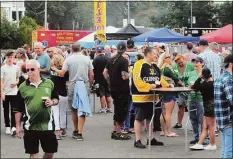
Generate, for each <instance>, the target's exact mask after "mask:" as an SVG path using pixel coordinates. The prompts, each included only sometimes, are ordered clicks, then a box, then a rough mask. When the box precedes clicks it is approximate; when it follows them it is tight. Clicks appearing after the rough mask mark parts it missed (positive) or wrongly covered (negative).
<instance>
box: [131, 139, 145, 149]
mask: <svg viewBox="0 0 233 159" xmlns="http://www.w3.org/2000/svg"><path fill="white" fill-rule="evenodd" d="M134 147H136V148H139V149H145V148H146V145H143V144H142V142H141V140H138V141H134Z"/></svg>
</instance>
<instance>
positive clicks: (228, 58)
mask: <svg viewBox="0 0 233 159" xmlns="http://www.w3.org/2000/svg"><path fill="white" fill-rule="evenodd" d="M229 63H233V54H232V53H231V54H229V55H227V56H226V57H225V59H224V61H223V65H224V67H227V65H228V64H229Z"/></svg>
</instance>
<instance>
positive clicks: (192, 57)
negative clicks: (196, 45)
mask: <svg viewBox="0 0 233 159" xmlns="http://www.w3.org/2000/svg"><path fill="white" fill-rule="evenodd" d="M184 57H185V59H186V61H188V62H191V61H192V59H195V58H196V57H197V55H196V54H194V53H193V52H189V53H186V54H184Z"/></svg>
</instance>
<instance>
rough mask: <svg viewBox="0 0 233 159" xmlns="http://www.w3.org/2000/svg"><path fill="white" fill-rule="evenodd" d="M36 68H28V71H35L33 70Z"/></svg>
mask: <svg viewBox="0 0 233 159" xmlns="http://www.w3.org/2000/svg"><path fill="white" fill-rule="evenodd" d="M35 70H36V69H35V68H30V69H26V71H27V72H29V71H32V72H33V71H35Z"/></svg>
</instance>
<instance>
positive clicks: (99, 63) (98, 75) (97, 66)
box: [93, 46, 111, 113]
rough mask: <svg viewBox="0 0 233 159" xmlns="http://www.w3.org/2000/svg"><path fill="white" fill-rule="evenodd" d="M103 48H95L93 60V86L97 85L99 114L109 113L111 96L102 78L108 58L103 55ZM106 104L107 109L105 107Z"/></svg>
mask: <svg viewBox="0 0 233 159" xmlns="http://www.w3.org/2000/svg"><path fill="white" fill-rule="evenodd" d="M103 50H104V48H103V47H102V46H97V48H96V57H95V58H94V60H93V67H94V80H95V85H96V84H98V85H99V86H98V88H97V96H99V97H100V104H101V109H100V111H99V113H107V112H108V113H110V112H111V96H110V91H109V86H108V83H107V81H106V79H105V78H104V76H103V71H104V68H105V66H106V65H107V63H108V60H109V58H108V57H107V56H106V53H105V54H104V53H103ZM106 104H107V108H105V107H106Z"/></svg>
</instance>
